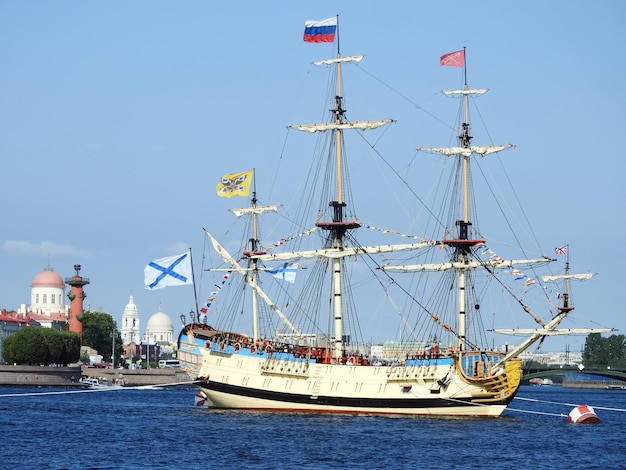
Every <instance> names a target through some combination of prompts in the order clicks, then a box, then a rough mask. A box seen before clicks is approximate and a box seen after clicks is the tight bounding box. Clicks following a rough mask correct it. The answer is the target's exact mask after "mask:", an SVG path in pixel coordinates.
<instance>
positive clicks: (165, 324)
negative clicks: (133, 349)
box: [146, 311, 174, 331]
mask: <svg viewBox="0 0 626 470" xmlns="http://www.w3.org/2000/svg"><path fill="white" fill-rule="evenodd" d="M146 330H148V331H174V324H173V323H172V320H171V319H170V317H168V316H167V315H166V314H165V313H163V312H161V311H158V312H157V313H155V314H154V315H152V316H151V317H150V318H149V319H148V324H147V325H146Z"/></svg>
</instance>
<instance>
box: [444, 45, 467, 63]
mask: <svg viewBox="0 0 626 470" xmlns="http://www.w3.org/2000/svg"><path fill="white" fill-rule="evenodd" d="M439 65H450V66H452V67H463V65H465V49H461V50H460V51H454V52H448V53H447V54H444V55H442V56H441V58H440V59H439Z"/></svg>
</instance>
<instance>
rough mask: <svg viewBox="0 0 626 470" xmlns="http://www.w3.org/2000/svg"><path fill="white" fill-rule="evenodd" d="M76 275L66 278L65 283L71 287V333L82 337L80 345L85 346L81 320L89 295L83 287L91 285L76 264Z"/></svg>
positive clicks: (69, 297)
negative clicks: (84, 303)
mask: <svg viewBox="0 0 626 470" xmlns="http://www.w3.org/2000/svg"><path fill="white" fill-rule="evenodd" d="M74 269H75V270H76V274H75V275H74V276H73V277H70V278H65V283H66V284H67V285H68V286H71V289H70V291H69V292H68V294H67V297H68V299H70V331H73V332H75V333H78V334H79V335H80V344H81V346H82V344H83V324H82V322H81V321H80V320H79V318H80V316H81V315H82V314H83V300H84V299H85V297H87V294H85V292H84V291H83V286H84V285H86V284H89V279H87V278H84V277H81V276H80V264H75V265H74Z"/></svg>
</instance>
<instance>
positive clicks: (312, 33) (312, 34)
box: [304, 16, 337, 42]
mask: <svg viewBox="0 0 626 470" xmlns="http://www.w3.org/2000/svg"><path fill="white" fill-rule="evenodd" d="M336 31H337V17H336V16H334V17H332V18H328V19H326V20H321V21H305V23H304V42H334V41H335V32H336Z"/></svg>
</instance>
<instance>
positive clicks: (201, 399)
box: [195, 392, 207, 406]
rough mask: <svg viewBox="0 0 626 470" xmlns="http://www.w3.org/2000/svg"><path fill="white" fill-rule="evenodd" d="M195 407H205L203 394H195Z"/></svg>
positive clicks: (205, 401) (205, 402) (205, 400)
mask: <svg viewBox="0 0 626 470" xmlns="http://www.w3.org/2000/svg"><path fill="white" fill-rule="evenodd" d="M195 400H196V406H207V399H206V395H205V394H204V392H198V393H196V398H195Z"/></svg>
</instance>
